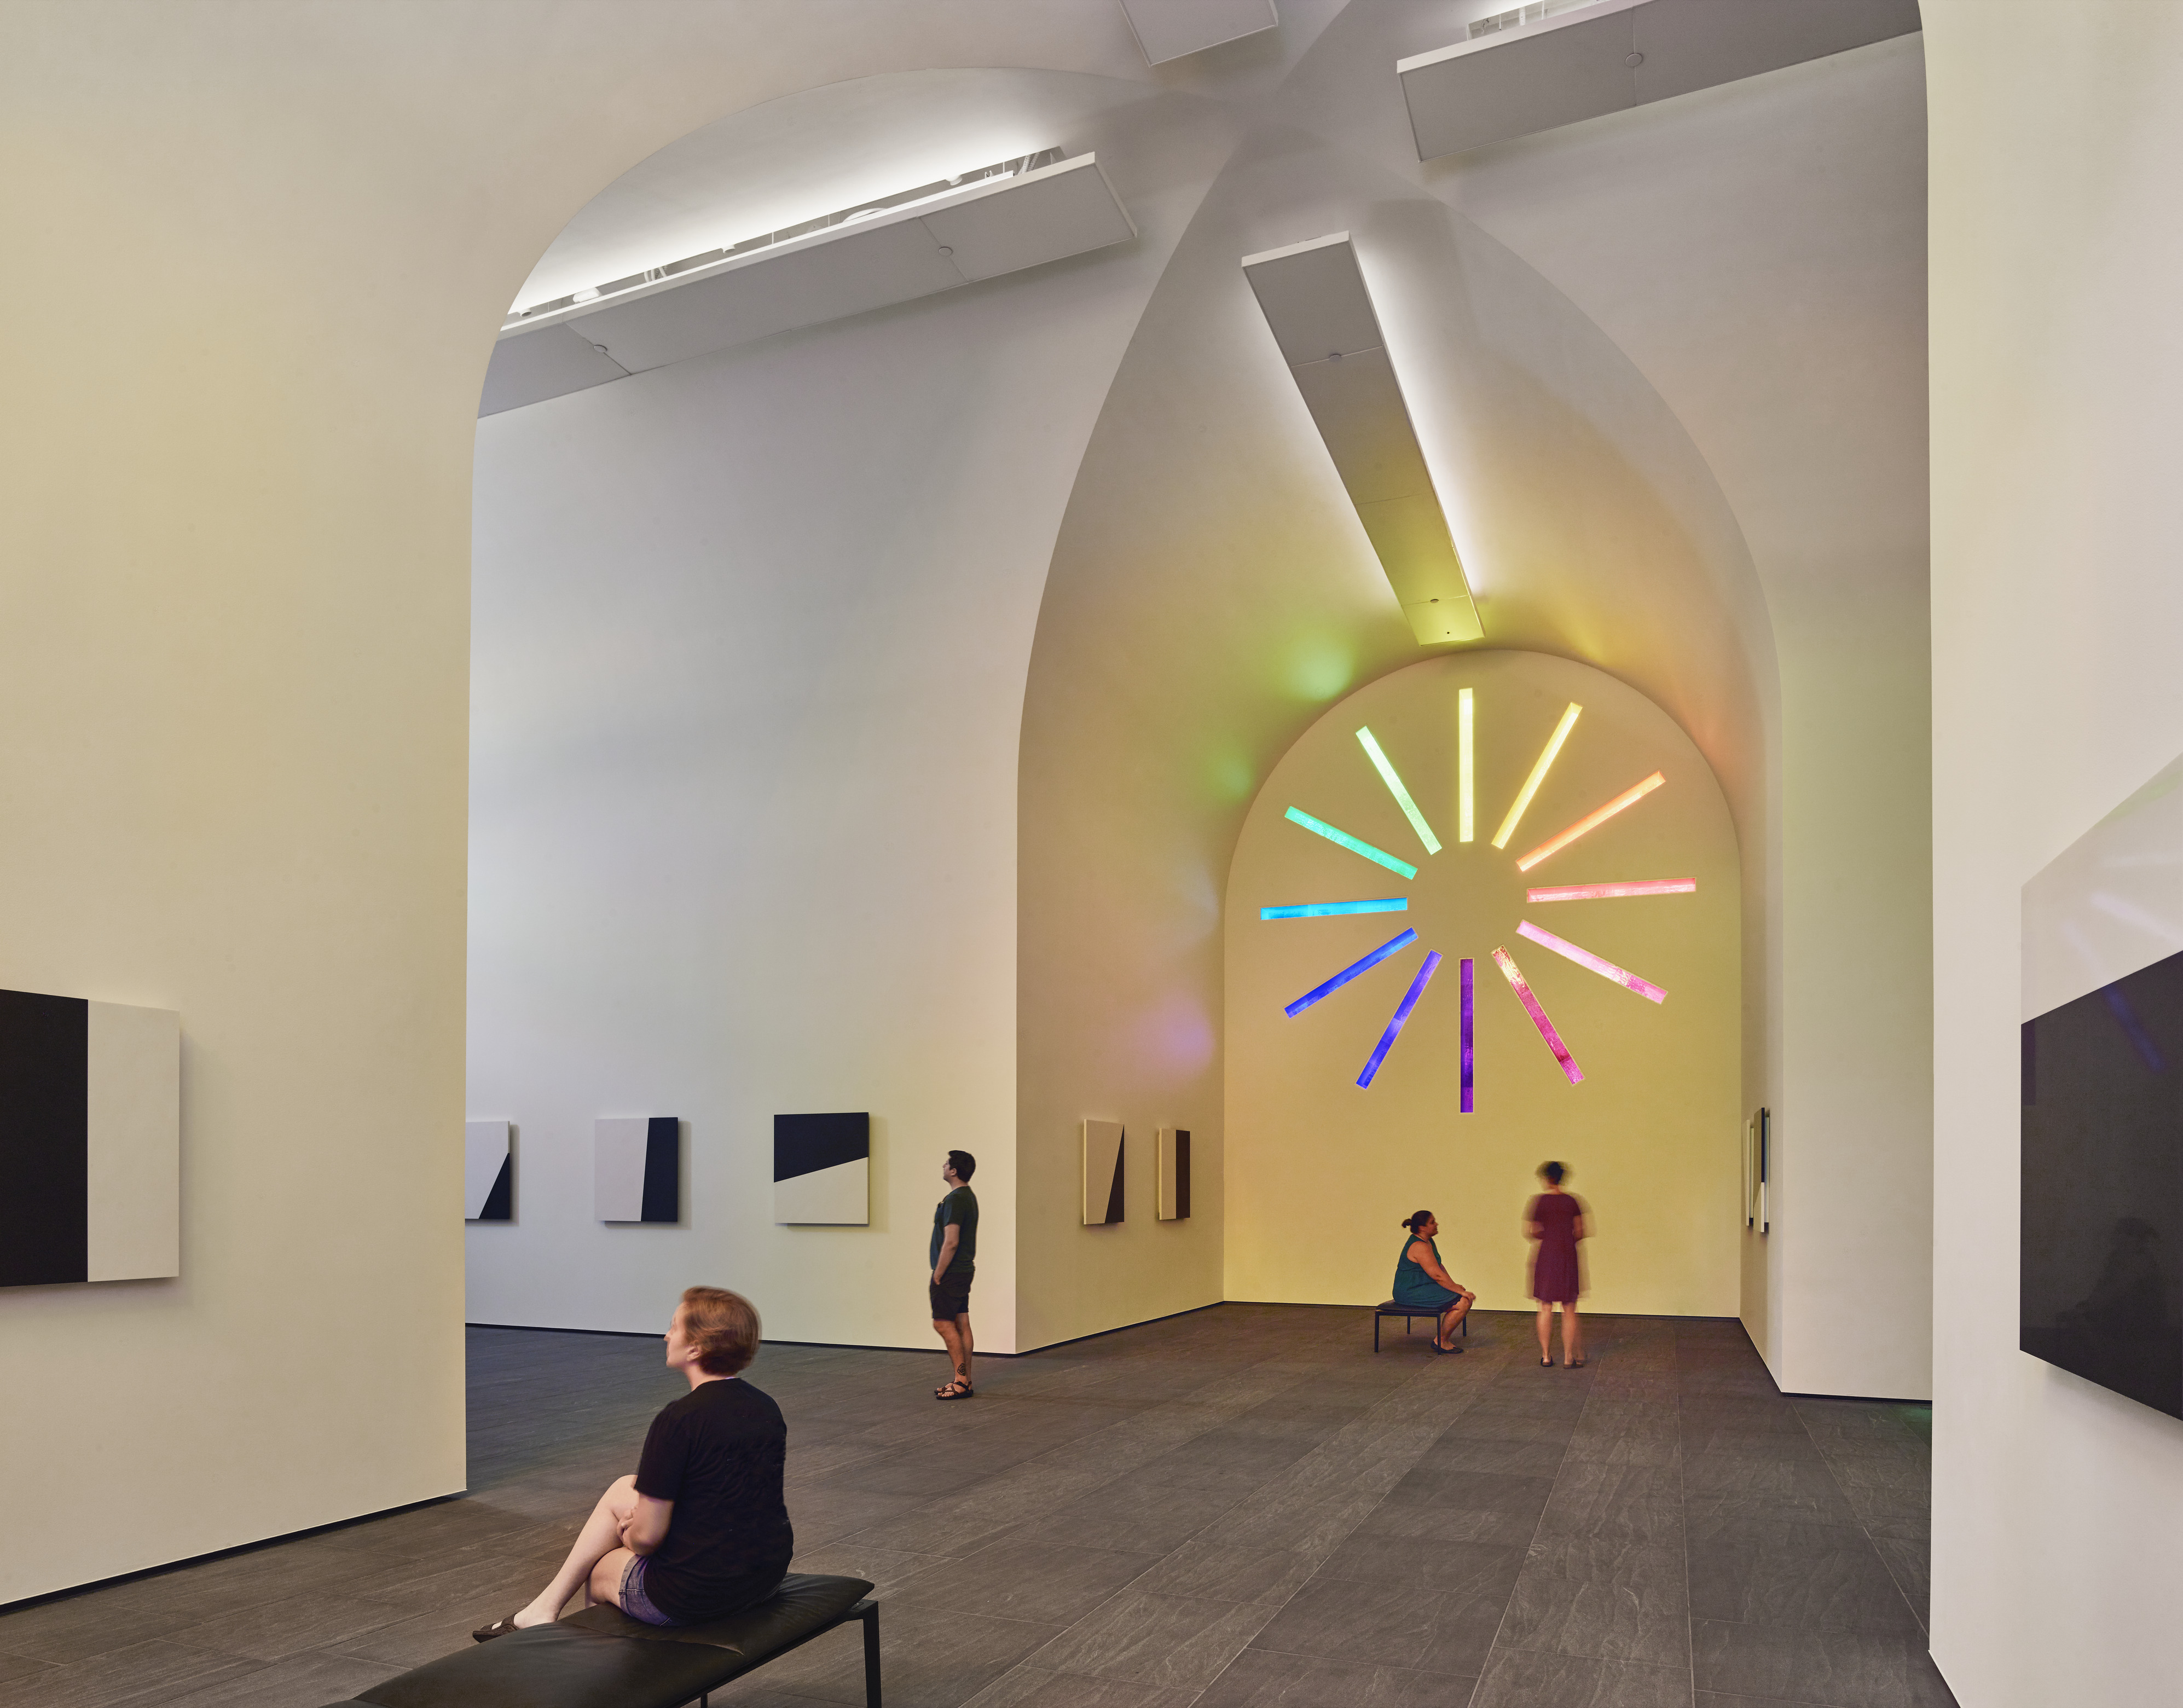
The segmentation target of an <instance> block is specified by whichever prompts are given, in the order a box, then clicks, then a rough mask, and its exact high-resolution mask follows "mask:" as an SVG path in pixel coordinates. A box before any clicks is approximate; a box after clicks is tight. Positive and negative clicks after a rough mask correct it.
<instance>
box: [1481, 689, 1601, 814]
mask: <svg viewBox="0 0 2183 1708" xmlns="http://www.w3.org/2000/svg"><path fill="white" fill-rule="evenodd" d="M1583 709H1584V708H1583V707H1582V706H1580V705H1579V704H1577V703H1576V702H1575V700H1571V701H1570V702H1569V709H1568V710H1567V711H1565V712H1564V713H1563V714H1562V720H1561V721H1560V722H1559V723H1558V724H1556V725H1555V726H1554V732H1553V734H1552V735H1550V736H1548V737H1547V745H1546V748H1545V749H1544V751H1542V752H1541V754H1539V762H1538V764H1536V765H1533V766H1532V767H1531V774H1530V776H1527V777H1525V779H1524V787H1522V788H1520V789H1519V790H1517V792H1516V801H1515V804H1514V805H1513V806H1511V807H1510V808H1509V809H1508V817H1506V818H1505V819H1503V820H1502V821H1501V828H1500V829H1499V830H1497V831H1496V832H1493V846H1494V847H1496V848H1506V847H1508V838H1509V837H1512V836H1514V835H1515V834H1516V821H1518V820H1519V819H1520V818H1522V817H1523V816H1524V809H1525V807H1527V806H1529V805H1530V804H1531V797H1532V796H1533V795H1535V794H1536V793H1538V792H1539V785H1540V784H1541V783H1542V782H1545V781H1546V780H1547V771H1549V770H1551V769H1552V768H1553V763H1554V755H1555V754H1558V753H1559V752H1560V751H1561V750H1562V743H1564V742H1565V741H1567V740H1568V739H1569V732H1570V731H1571V730H1573V729H1575V727H1576V720H1577V715H1578V714H1579V713H1580V712H1581V711H1582V710H1583Z"/></svg>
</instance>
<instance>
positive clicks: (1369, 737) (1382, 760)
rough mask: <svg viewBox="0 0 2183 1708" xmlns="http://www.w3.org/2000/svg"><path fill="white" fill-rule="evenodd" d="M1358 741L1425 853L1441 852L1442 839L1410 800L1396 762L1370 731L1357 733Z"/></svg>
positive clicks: (1363, 730)
mask: <svg viewBox="0 0 2183 1708" xmlns="http://www.w3.org/2000/svg"><path fill="white" fill-rule="evenodd" d="M1357 739H1358V741H1359V742H1360V743H1363V744H1364V753H1365V756H1366V757H1367V758H1369V759H1370V760H1371V761H1372V769H1373V770H1375V771H1377V772H1379V773H1380V782H1383V783H1385V784H1386V786H1387V793H1389V794H1391V795H1392V796H1394V798H1395V804H1396V805H1397V806H1398V807H1400V808H1401V809H1403V817H1404V818H1406V819H1408V821H1410V828H1411V829H1412V830H1414V831H1415V832H1417V833H1418V840H1419V842H1421V843H1424V844H1425V852H1426V853H1427V854H1438V853H1439V852H1440V838H1439V837H1436V836H1435V835H1434V834H1433V831H1432V826H1430V825H1429V824H1427V823H1426V822H1425V815H1424V814H1423V813H1421V812H1419V810H1418V804H1417V803H1416V802H1415V801H1414V800H1412V799H1411V798H1410V792H1409V791H1408V789H1407V788H1404V787H1403V779H1402V777H1401V776H1400V774H1399V773H1397V771H1396V770H1395V764H1394V761H1393V760H1392V759H1389V758H1388V757H1387V756H1386V754H1384V753H1382V752H1381V751H1380V743H1379V742H1378V740H1377V739H1376V738H1375V737H1374V736H1373V734H1372V732H1371V731H1370V730H1369V729H1361V730H1359V731H1358V732H1357Z"/></svg>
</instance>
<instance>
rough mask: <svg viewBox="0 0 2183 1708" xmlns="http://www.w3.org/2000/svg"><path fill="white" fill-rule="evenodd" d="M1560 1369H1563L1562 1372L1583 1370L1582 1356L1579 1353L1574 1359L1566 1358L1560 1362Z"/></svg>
mask: <svg viewBox="0 0 2183 1708" xmlns="http://www.w3.org/2000/svg"><path fill="white" fill-rule="evenodd" d="M1562 1368H1563V1369H1564V1370H1581V1369H1583V1368H1584V1355H1583V1354H1582V1353H1581V1352H1580V1353H1579V1354H1577V1355H1576V1356H1575V1357H1574V1358H1567V1359H1564V1360H1562Z"/></svg>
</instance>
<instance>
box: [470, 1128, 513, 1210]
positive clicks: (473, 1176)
mask: <svg viewBox="0 0 2183 1708" xmlns="http://www.w3.org/2000/svg"><path fill="white" fill-rule="evenodd" d="M509 1127H510V1123H509V1122H508V1121H464V1123H463V1220H464V1221H476V1220H477V1219H478V1218H479V1217H480V1216H482V1215H484V1214H485V1206H486V1199H489V1198H491V1197H492V1189H493V1188H494V1186H495V1185H497V1183H498V1182H499V1180H500V1171H501V1169H502V1168H503V1166H505V1165H506V1163H507V1161H508V1149H509V1141H508V1130H509Z"/></svg>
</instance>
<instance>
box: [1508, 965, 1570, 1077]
mask: <svg viewBox="0 0 2183 1708" xmlns="http://www.w3.org/2000/svg"><path fill="white" fill-rule="evenodd" d="M1493 964H1494V965H1496V966H1497V967H1499V968H1500V969H1501V973H1502V976H1503V977H1504V978H1506V979H1507V980H1508V988H1509V989H1511V990H1513V991H1514V992H1515V993H1516V1000H1517V1001H1519V1002H1520V1003H1521V1004H1524V1012H1525V1014H1528V1015H1530V1016H1531V1024H1532V1025H1533V1026H1536V1027H1538V1029H1539V1036H1540V1037H1541V1038H1544V1039H1545V1040H1546V1041H1547V1049H1550V1050H1552V1051H1553V1053H1554V1060H1556V1061H1558V1062H1559V1063H1560V1064H1561V1065H1562V1071H1563V1072H1564V1073H1565V1074H1567V1075H1568V1076H1569V1083H1570V1084H1571V1085H1577V1084H1580V1083H1582V1082H1583V1079H1584V1070H1583V1069H1582V1068H1580V1067H1579V1066H1578V1065H1576V1058H1575V1056H1573V1055H1571V1054H1569V1046H1568V1045H1567V1044H1565V1043H1563V1042H1562V1035H1561V1034H1560V1033H1559V1032H1556V1031H1555V1030H1554V1023H1553V1021H1550V1020H1548V1019H1547V1011H1546V1010H1544V1009H1543V1008H1541V1007H1540V1006H1539V999H1538V998H1537V997H1536V996H1534V995H1532V994H1531V987H1530V985H1528V984H1526V983H1525V982H1524V975H1523V974H1522V973H1521V972H1519V971H1517V969H1516V963H1515V961H1514V959H1513V958H1512V957H1511V956H1510V954H1509V953H1508V950H1507V949H1495V950H1494V951H1493Z"/></svg>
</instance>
